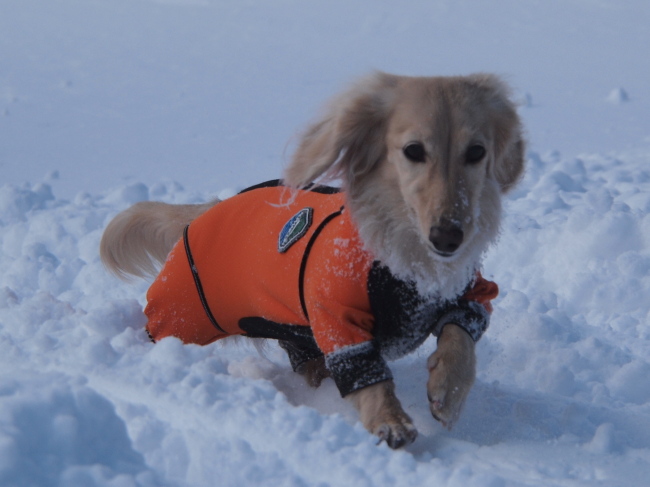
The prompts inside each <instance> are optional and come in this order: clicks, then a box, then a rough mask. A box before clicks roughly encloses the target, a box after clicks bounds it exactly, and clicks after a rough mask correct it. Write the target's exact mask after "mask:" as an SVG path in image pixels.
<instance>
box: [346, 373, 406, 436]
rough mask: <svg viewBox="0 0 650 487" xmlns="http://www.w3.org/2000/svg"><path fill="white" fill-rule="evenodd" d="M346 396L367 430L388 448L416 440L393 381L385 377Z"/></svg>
mask: <svg viewBox="0 0 650 487" xmlns="http://www.w3.org/2000/svg"><path fill="white" fill-rule="evenodd" d="M348 397H349V399H350V400H351V401H352V403H353V404H354V405H355V406H356V408H357V410H358V411H359V418H360V419H361V422H362V423H363V425H364V426H365V427H366V429H367V430H368V431H370V432H371V433H373V434H375V435H377V436H378V437H379V443H381V442H382V441H385V442H386V444H387V445H388V446H390V447H391V448H401V447H403V446H406V445H408V444H410V443H413V442H414V441H415V438H416V437H417V436H418V432H417V430H416V429H415V426H413V421H412V420H411V418H410V417H409V415H408V414H406V413H405V412H404V410H403V409H402V406H401V404H400V402H399V399H397V396H396V395H395V384H394V383H393V381H392V380H386V381H383V382H379V383H377V384H373V385H370V386H367V387H364V388H363V389H359V390H358V391H355V392H353V393H351V394H350V395H349V396H348Z"/></svg>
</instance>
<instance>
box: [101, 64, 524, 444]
mask: <svg viewBox="0 0 650 487" xmlns="http://www.w3.org/2000/svg"><path fill="white" fill-rule="evenodd" d="M523 162H524V141H523V138H522V130H521V126H520V122H519V118H518V116H517V113H516V111H515V107H514V105H513V103H512V101H511V100H510V98H509V90H508V88H507V87H506V85H505V84H504V83H503V82H502V81H501V80H500V79H499V78H497V77H495V76H493V75H486V74H478V75H472V76H467V77H432V78H427V77H401V76H394V75H389V74H384V73H377V74H374V75H372V76H370V77H368V78H366V79H364V80H362V81H361V82H360V83H358V84H357V85H355V86H354V87H352V88H351V89H350V90H348V91H346V92H344V93H343V94H342V95H341V96H339V97H337V98H336V99H334V100H333V101H332V102H331V103H330V105H329V106H328V108H327V110H326V111H325V113H324V114H323V116H322V117H321V118H320V119H319V120H318V121H316V122H315V123H314V124H313V125H312V126H311V127H309V128H308V130H307V131H306V133H305V134H304V135H303V136H302V138H301V140H300V143H299V145H298V148H297V150H296V152H295V154H294V156H293V159H292V161H291V163H290V164H289V166H288V167H287V169H286V172H285V178H284V182H285V184H287V185H289V186H292V187H295V188H302V187H304V186H307V185H308V184H310V183H312V182H314V181H316V180H325V179H330V180H332V179H338V180H340V181H342V184H343V190H344V192H345V195H346V207H347V208H348V209H349V211H350V214H351V217H352V219H353V221H354V222H355V224H356V226H357V227H358V231H359V234H360V236H361V239H362V241H363V243H364V245H365V246H366V248H367V249H368V250H369V251H370V252H371V253H372V254H373V255H374V257H376V259H377V260H379V261H381V262H382V263H383V264H385V265H386V266H387V267H388V268H389V269H390V271H391V272H392V273H393V274H394V275H395V276H398V277H399V278H401V279H404V280H408V281H411V282H415V283H416V286H417V290H418V292H419V293H420V294H421V295H423V296H427V295H432V296H436V298H437V299H443V300H444V299H453V298H455V297H458V296H459V295H461V294H462V293H463V290H464V289H465V288H466V287H467V284H468V282H471V280H472V278H473V276H474V274H475V272H476V270H477V269H478V268H479V267H480V259H481V256H482V254H483V253H484V252H485V250H486V249H487V248H488V246H489V245H490V244H491V243H492V242H494V240H495V238H496V236H497V233H498V229H499V224H500V216H501V197H502V195H503V194H504V193H506V192H507V191H508V190H509V189H510V188H511V187H512V186H513V185H514V184H515V183H516V182H517V180H518V178H519V177H520V175H521V173H522V169H523ZM213 204H215V202H212V203H208V204H204V205H183V206H174V205H166V204H163V203H141V204H138V205H136V206H134V207H133V208H131V209H129V210H127V211H126V212H123V213H122V214H120V215H118V217H116V219H115V220H114V221H113V222H112V223H111V224H110V225H109V227H108V228H107V230H106V232H105V234H104V238H103V240H102V247H101V254H102V259H103V260H104V262H105V263H106V265H107V266H108V267H109V268H110V269H111V270H113V271H114V272H115V273H117V274H118V275H122V276H124V275H125V274H135V275H144V274H147V273H152V272H153V271H154V269H155V267H156V264H155V262H154V261H157V262H163V261H164V260H165V257H166V255H167V253H168V252H169V251H170V250H171V248H172V246H173V245H174V243H175V242H176V241H178V240H179V239H180V238H181V235H182V231H183V228H184V227H185V225H186V224H188V223H189V222H190V221H191V220H193V219H194V218H196V217H197V216H199V215H200V214H201V213H203V212H204V211H206V210H207V209H209V208H210V207H211V206H212V205H213ZM427 366H428V369H429V381H428V384H427V391H428V398H429V407H430V410H431V413H432V415H433V416H434V417H435V418H436V419H437V420H439V421H440V422H441V423H442V424H443V425H445V426H446V427H448V428H451V426H452V425H453V424H454V422H455V421H456V420H457V418H458V416H459V414H460V411H461V408H462V406H463V403H464V401H465V399H466V397H467V394H468V393H469V390H470V388H471V386H472V384H473V382H474V378H475V366H476V358H475V354H474V341H473V340H472V338H470V335H469V334H468V333H467V332H466V330H464V329H462V328H461V327H460V326H458V325H457V324H455V323H453V322H450V323H447V324H446V325H444V333H441V334H440V335H439V340H438V348H437V350H436V351H435V353H433V355H431V357H429V359H428V361H427ZM300 372H302V373H303V374H305V375H306V378H307V380H308V382H309V383H310V384H312V385H314V386H317V385H319V384H320V381H321V380H322V378H323V377H326V376H327V375H328V371H327V370H326V368H325V361H324V360H322V359H318V360H313V361H311V362H309V363H307V364H306V365H305V366H304V367H302V368H301V370H300ZM394 390H395V387H394V384H393V381H392V380H385V381H382V382H379V383H376V384H373V385H370V386H367V387H365V388H362V389H360V390H357V391H355V392H353V393H351V394H349V396H348V397H349V398H350V399H351V401H352V402H353V404H354V405H355V406H356V408H357V409H358V411H359V415H360V419H361V421H362V422H363V424H364V426H365V427H366V428H367V429H368V430H369V431H371V432H373V433H374V434H376V435H378V436H379V437H380V438H382V439H385V440H386V441H387V443H388V444H389V445H390V446H392V447H399V446H402V445H405V444H408V443H410V442H411V441H413V440H414V439H415V437H416V434H417V433H416V431H415V428H414V427H413V424H412V421H411V419H410V418H409V416H408V415H407V414H406V413H405V412H404V410H403V409H402V407H401V405H400V403H399V400H398V399H397V397H396V396H395V392H394Z"/></svg>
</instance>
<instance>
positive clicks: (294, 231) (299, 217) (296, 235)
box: [278, 207, 314, 254]
mask: <svg viewBox="0 0 650 487" xmlns="http://www.w3.org/2000/svg"><path fill="white" fill-rule="evenodd" d="M313 213H314V209H313V208H309V207H307V208H303V209H302V210H300V211H299V212H298V213H296V214H295V215H293V216H292V217H291V219H289V221H288V222H287V223H285V224H284V226H283V227H282V230H280V237H279V238H278V252H280V253H281V254H282V253H284V252H286V251H287V250H289V247H291V246H292V245H293V244H295V243H296V242H297V241H298V240H300V239H301V238H302V237H303V236H304V235H305V233H307V230H309V227H310V226H311V220H312V214H313Z"/></svg>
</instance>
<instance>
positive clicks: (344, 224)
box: [145, 181, 498, 395]
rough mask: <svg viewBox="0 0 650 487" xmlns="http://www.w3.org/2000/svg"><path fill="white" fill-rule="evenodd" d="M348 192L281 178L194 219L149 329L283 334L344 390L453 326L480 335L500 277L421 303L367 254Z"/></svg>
mask: <svg viewBox="0 0 650 487" xmlns="http://www.w3.org/2000/svg"><path fill="white" fill-rule="evenodd" d="M344 205H345V200H344V194H343V193H340V192H338V190H336V189H335V188H329V187H323V186H317V187H315V188H313V189H311V190H299V191H296V192H294V191H290V190H288V189H286V188H284V187H282V186H281V185H280V183H279V182H278V181H272V182H268V183H263V184H261V185H258V186H254V187H252V188H249V189H248V190H245V191H243V192H242V193H240V194H238V195H236V196H234V197H232V198H229V199H226V200H224V201H222V202H220V203H218V204H217V205H215V206H214V207H212V208H211V209H210V210H208V211H207V212H206V213H204V214H203V215H201V216H200V217H198V218H197V219H196V220H194V221H193V222H192V223H191V224H190V225H189V227H188V228H187V229H186V231H185V235H184V238H183V239H181V241H179V242H178V243H177V244H176V246H175V247H174V248H173V250H172V251H171V253H170V254H169V256H168V258H167V261H166V263H165V265H164V267H163V269H162V271H161V272H160V274H159V275H158V277H157V278H156V280H155V281H154V283H153V284H152V285H151V287H150V289H149V291H148V293H147V301H148V303H147V307H146V308H145V313H146V315H147V317H148V324H147V331H148V332H149V334H150V336H151V337H152V339H153V340H160V339H162V338H164V337H167V336H175V337H178V338H180V339H181V340H183V341H184V342H185V343H197V344H201V345H205V344H208V343H211V342H213V341H215V340H218V339H220V338H223V337H226V336H228V335H237V334H243V335H247V336H252V337H265V338H275V339H278V340H279V341H280V345H281V346H282V347H283V348H285V350H286V351H287V353H288V354H289V358H290V360H291V363H292V366H293V367H294V369H295V368H297V367H299V366H300V365H301V364H302V363H304V362H305V361H306V360H309V359H312V358H315V357H317V356H320V355H323V354H324V355H325V358H326V364H327V367H328V369H329V370H330V373H331V375H332V377H333V378H334V380H335V381H336V383H337V386H338V387H339V390H340V392H341V394H342V395H346V394H349V393H350V392H353V391H354V390H357V389H360V388H362V387H365V386H368V385H371V384H373V383H376V382H379V381H382V380H386V379H389V378H391V374H390V370H389V369H388V367H387V366H386V363H385V361H384V359H383V357H382V356H386V357H388V358H393V357H397V356H400V355H403V354H405V353H408V352H410V351H412V350H413V349H415V348H416V347H417V346H419V345H420V344H421V343H422V342H423V341H424V340H425V339H426V337H427V336H428V335H429V334H431V333H434V334H435V335H436V336H437V335H438V334H439V332H440V330H441V329H442V326H444V325H445V324H447V323H449V322H453V323H456V324H459V325H460V326H462V327H463V328H465V329H466V330H467V331H468V333H470V335H471V336H472V337H473V338H474V339H475V340H478V338H480V335H481V334H482V332H483V331H484V330H485V329H486V328H487V324H488V319H489V311H491V307H490V304H489V302H490V300H491V299H493V298H494V297H496V295H497V293H498V289H497V286H496V284H494V283H492V282H489V281H486V280H484V279H483V278H482V277H480V275H478V276H477V279H476V281H475V282H474V283H468V291H467V292H466V293H465V294H464V295H463V296H461V297H459V299H458V300H456V301H454V302H442V301H439V300H435V299H431V298H429V299H425V298H423V297H422V296H420V295H419V294H418V293H417V291H416V289H415V285H414V284H413V283H409V282H405V281H402V280H399V279H397V278H396V277H394V276H393V275H392V274H391V273H390V271H389V270H388V269H387V268H386V267H385V266H383V265H382V264H381V263H380V262H378V261H376V260H375V259H374V258H373V257H372V255H371V254H370V253H369V252H368V251H366V250H364V248H363V244H362V242H361V240H360V238H359V235H358V233H357V230H356V228H355V227H354V225H353V223H352V221H351V219H350V216H349V214H348V212H347V211H346V210H345V208H344Z"/></svg>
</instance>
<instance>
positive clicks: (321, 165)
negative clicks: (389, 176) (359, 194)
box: [284, 73, 397, 188]
mask: <svg viewBox="0 0 650 487" xmlns="http://www.w3.org/2000/svg"><path fill="white" fill-rule="evenodd" d="M396 84H397V78H396V77H395V76H391V75H388V74H385V73H375V74H373V75H371V76H369V77H368V78H365V79H363V80H362V81H361V82H359V83H358V84H356V85H355V86H354V87H353V88H351V89H350V90H348V91H346V92H344V93H343V94H342V95H340V96H338V97H337V98H335V99H334V100H333V101H332V102H331V103H330V105H329V107H328V109H327V110H326V112H325V114H324V116H323V117H322V118H321V119H320V120H319V121H317V122H316V123H314V124H313V125H311V126H310V127H309V128H308V129H307V131H306V132H305V133H304V134H303V136H302V137H301V139H300V142H299V144H298V148H297V149H296V151H295V153H294V155H293V157H292V160H291V162H290V164H289V166H288V167H287V168H286V170H285V174H284V181H285V183H286V184H288V185H289V186H293V187H297V188H300V187H304V186H306V185H307V184H309V183H311V182H313V181H314V180H316V179H318V178H319V177H321V176H323V175H325V176H326V177H327V178H328V179H336V178H339V177H340V178H342V179H343V180H344V183H346V184H350V183H351V182H352V181H353V180H354V179H355V178H358V177H360V176H362V175H364V174H367V173H368V172H369V171H370V170H372V168H373V167H375V166H376V164H377V163H378V162H379V160H380V159H381V158H382V157H384V155H385V152H386V143H385V133H386V123H387V119H388V113H389V111H390V104H391V103H390V101H391V98H392V96H391V94H392V93H393V90H394V87H395V86H396Z"/></svg>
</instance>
